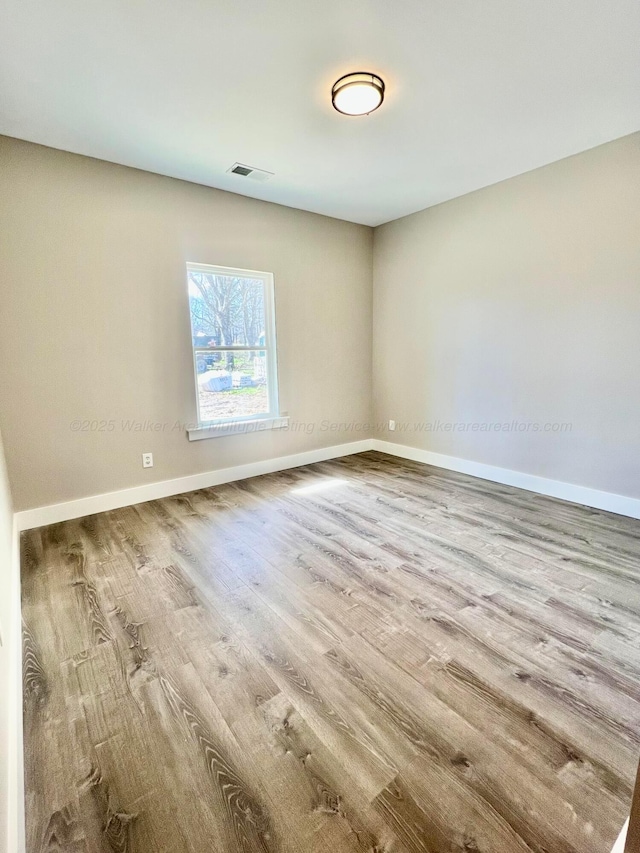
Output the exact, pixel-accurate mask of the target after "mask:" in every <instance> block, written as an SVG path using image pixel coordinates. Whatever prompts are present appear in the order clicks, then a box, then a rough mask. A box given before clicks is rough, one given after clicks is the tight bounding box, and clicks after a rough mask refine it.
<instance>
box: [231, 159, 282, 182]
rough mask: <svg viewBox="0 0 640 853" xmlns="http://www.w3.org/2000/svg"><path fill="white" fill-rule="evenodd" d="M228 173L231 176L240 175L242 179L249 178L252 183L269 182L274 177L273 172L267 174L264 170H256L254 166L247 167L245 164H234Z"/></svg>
mask: <svg viewBox="0 0 640 853" xmlns="http://www.w3.org/2000/svg"><path fill="white" fill-rule="evenodd" d="M227 172H228V173H229V174H231V175H240V177H242V178H249V179H250V180H252V181H260V182H262V181H268V180H269V178H272V177H273V172H267V171H265V170H264V169H256V168H254V167H253V166H245V164H244V163H234V164H233V166H232V167H231V168H230V169H227Z"/></svg>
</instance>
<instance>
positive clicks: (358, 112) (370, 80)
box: [331, 71, 384, 116]
mask: <svg viewBox="0 0 640 853" xmlns="http://www.w3.org/2000/svg"><path fill="white" fill-rule="evenodd" d="M383 100H384V81H383V79H382V77H378V75H377V74H371V73H369V72H368V71H357V72H355V73H354V74H345V75H344V77H341V78H340V79H339V80H336V82H335V83H334V84H333V89H332V90H331V101H332V103H333V106H334V107H335V108H336V109H337V110H338V112H339V113H343V115H346V116H365V115H369V113H372V112H373V111H374V110H377V109H378V107H379V106H380V104H381V103H382V102H383Z"/></svg>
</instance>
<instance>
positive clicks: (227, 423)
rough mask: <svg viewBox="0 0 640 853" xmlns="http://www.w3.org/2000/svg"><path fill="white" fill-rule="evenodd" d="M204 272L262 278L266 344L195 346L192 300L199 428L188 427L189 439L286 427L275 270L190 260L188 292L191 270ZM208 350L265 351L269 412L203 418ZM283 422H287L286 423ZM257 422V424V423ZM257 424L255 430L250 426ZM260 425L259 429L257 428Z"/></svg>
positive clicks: (187, 270) (195, 385)
mask: <svg viewBox="0 0 640 853" xmlns="http://www.w3.org/2000/svg"><path fill="white" fill-rule="evenodd" d="M190 272H202V273H208V274H210V275H224V276H229V277H235V278H253V279H259V280H261V281H262V283H263V287H264V326H265V329H264V332H265V341H264V346H219V347H205V348H202V347H195V346H194V344H193V326H192V325H191V303H190V302H189V327H190V330H191V352H192V356H193V382H194V389H195V395H196V422H197V427H195V428H193V429H188V430H187V434H188V436H189V440H190V441H194V440H198V439H201V438H213V437H215V436H222V435H237V434H250V433H252V432H258V431H260V430H261V429H269V428H279V427H282V426H286V421H288V418H282V417H281V415H280V398H279V391H278V351H277V339H276V316H275V314H276V311H275V281H274V276H273V273H271V272H263V271H260V270H245V269H238V268H236V267H222V266H217V265H213V264H200V263H192V262H191V261H187V264H186V273H187V275H186V278H187V293H188V288H189V273H190ZM201 349H206V351H207V352H233V351H234V350H235V351H237V352H243V351H244V352H247V351H248V350H251V351H255V350H259V351H264V352H265V353H266V362H267V398H268V400H269V411H268V412H263V413H262V414H259V415H255V414H254V415H245V416H238V417H230V418H217V419H215V420H211V421H203V420H200V388H199V386H198V365H197V358H198V351H199V350H201ZM283 421H284V422H283ZM254 424H255V426H254ZM252 426H254V428H253V429H252V428H251V427H252ZM258 427H260V429H258Z"/></svg>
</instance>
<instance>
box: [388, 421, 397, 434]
mask: <svg viewBox="0 0 640 853" xmlns="http://www.w3.org/2000/svg"><path fill="white" fill-rule="evenodd" d="M395 428H396V422H395V421H389V429H390V430H391V432H393V431H394V429H395Z"/></svg>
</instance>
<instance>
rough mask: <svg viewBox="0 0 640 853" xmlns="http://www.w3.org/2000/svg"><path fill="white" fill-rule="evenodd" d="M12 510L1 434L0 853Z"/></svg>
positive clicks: (3, 843) (3, 846)
mask: <svg viewBox="0 0 640 853" xmlns="http://www.w3.org/2000/svg"><path fill="white" fill-rule="evenodd" d="M12 536H13V511H12V508H11V494H10V492H9V480H8V477H7V472H6V468H5V460H4V451H3V448H2V435H1V434H0V643H1V644H0V853H3V851H5V850H7V849H8V847H7V805H8V797H9V793H8V791H9V743H10V740H11V738H14V737H15V732H11V731H10V729H9V725H10V704H9V703H10V702H14V701H15V694H14V691H13V689H12V685H11V683H10V680H11V676H12V670H11V661H12V657H14V656H15V649H14V648H13V647H12V644H11V642H10V640H11V634H12V628H13V627H14V626H13V624H12V619H13V616H14V614H12V612H11V605H12V603H13V601H14V592H15V590H14V586H13V584H14V576H13V566H12V560H13V556H14V555H13V548H12V545H13V539H12Z"/></svg>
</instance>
